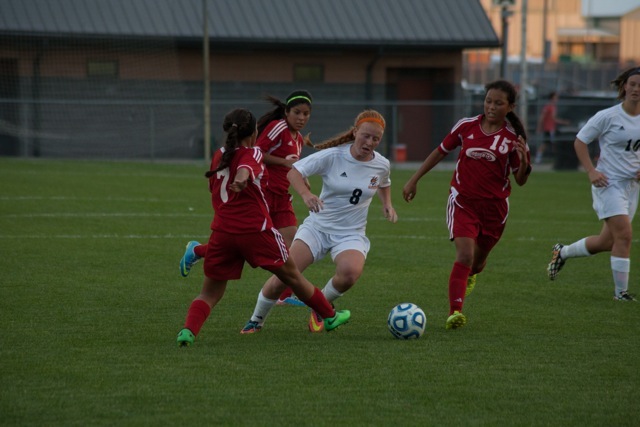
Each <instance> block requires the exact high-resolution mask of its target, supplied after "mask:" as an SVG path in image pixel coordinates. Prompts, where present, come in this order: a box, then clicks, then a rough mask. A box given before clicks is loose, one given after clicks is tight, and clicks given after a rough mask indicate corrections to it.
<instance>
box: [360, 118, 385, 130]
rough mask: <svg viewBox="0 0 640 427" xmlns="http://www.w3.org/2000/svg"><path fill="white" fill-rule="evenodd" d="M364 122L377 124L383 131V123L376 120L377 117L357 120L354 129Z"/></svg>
mask: <svg viewBox="0 0 640 427" xmlns="http://www.w3.org/2000/svg"><path fill="white" fill-rule="evenodd" d="M364 122H371V123H377V124H379V125H380V126H382V129H384V121H383V120H380V119H378V118H377V117H365V118H364V119H360V120H358V122H357V123H356V127H358V126H360V125H361V124H362V123H364Z"/></svg>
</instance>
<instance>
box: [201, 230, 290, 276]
mask: <svg viewBox="0 0 640 427" xmlns="http://www.w3.org/2000/svg"><path fill="white" fill-rule="evenodd" d="M288 257H289V251H288V250H287V245H285V243H284V240H283V238H282V235H281V234H280V233H279V232H278V230H276V229H275V228H272V229H271V230H266V231H262V232H259V233H248V234H231V233H224V232H221V231H214V232H212V233H211V236H210V237H209V243H208V245H207V254H206V256H205V258H204V274H205V276H207V277H208V278H210V279H213V280H237V279H239V278H240V277H241V276H242V267H244V262H245V261H246V262H248V263H249V265H250V266H251V267H253V268H256V267H260V268H264V269H265V270H268V271H271V272H273V271H274V270H276V269H278V268H279V267H281V266H282V264H284V263H285V261H286V260H287V258H288Z"/></svg>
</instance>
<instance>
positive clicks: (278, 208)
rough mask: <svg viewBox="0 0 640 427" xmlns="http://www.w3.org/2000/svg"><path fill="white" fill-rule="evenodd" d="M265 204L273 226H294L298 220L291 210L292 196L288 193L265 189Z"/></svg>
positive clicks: (278, 227)
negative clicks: (276, 192)
mask: <svg viewBox="0 0 640 427" xmlns="http://www.w3.org/2000/svg"><path fill="white" fill-rule="evenodd" d="M265 198H266V199H267V205H268V206H269V216H271V221H272V222H273V226H274V227H275V228H277V229H278V230H280V229H281V228H285V227H296V226H297V225H298V220H297V219H296V214H295V212H294V211H293V204H292V203H291V202H292V200H293V196H292V195H291V194H289V193H285V194H275V193H272V192H271V191H269V190H267V191H266V193H265Z"/></svg>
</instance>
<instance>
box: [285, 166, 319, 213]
mask: <svg viewBox="0 0 640 427" xmlns="http://www.w3.org/2000/svg"><path fill="white" fill-rule="evenodd" d="M287 178H288V179H289V183H290V184H291V186H292V187H293V189H294V190H296V192H297V193H298V194H299V195H300V197H302V200H304V204H305V205H306V206H307V208H309V210H310V211H311V212H319V211H320V210H321V209H322V208H323V207H324V203H323V202H322V200H320V198H319V197H318V196H316V195H315V194H313V193H312V192H311V189H310V188H309V187H308V186H307V183H306V181H307V180H306V179H305V177H304V176H302V174H301V173H300V172H299V171H298V169H296V168H295V167H293V168H291V170H290V171H289V172H288V173H287Z"/></svg>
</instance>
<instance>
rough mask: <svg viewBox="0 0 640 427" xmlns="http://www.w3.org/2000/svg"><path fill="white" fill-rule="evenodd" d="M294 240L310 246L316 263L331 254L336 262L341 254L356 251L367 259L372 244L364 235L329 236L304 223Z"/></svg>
mask: <svg viewBox="0 0 640 427" xmlns="http://www.w3.org/2000/svg"><path fill="white" fill-rule="evenodd" d="M294 240H301V241H303V242H304V243H306V244H307V246H309V249H310V250H311V254H312V255H313V260H314V262H317V261H320V260H321V259H322V258H324V257H325V255H326V254H327V253H328V252H330V253H331V260H335V259H336V256H338V254H339V253H340V252H343V251H346V250H355V251H358V252H361V253H362V254H363V255H364V258H365V259H367V252H369V248H370V247H371V243H370V242H369V239H368V238H367V236H364V235H362V234H347V235H339V234H329V233H324V232H322V231H318V230H316V229H315V228H313V227H312V226H311V225H310V224H309V223H308V222H303V223H302V225H301V226H300V227H299V228H298V231H297V232H296V236H295V237H294Z"/></svg>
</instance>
